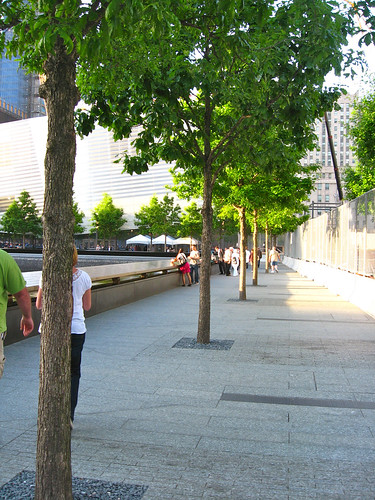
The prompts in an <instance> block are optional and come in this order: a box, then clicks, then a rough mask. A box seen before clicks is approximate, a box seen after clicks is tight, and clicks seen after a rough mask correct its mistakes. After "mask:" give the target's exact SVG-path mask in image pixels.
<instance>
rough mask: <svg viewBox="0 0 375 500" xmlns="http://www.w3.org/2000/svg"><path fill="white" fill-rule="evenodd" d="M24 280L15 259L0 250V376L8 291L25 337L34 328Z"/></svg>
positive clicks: (0, 375)
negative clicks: (18, 311)
mask: <svg viewBox="0 0 375 500" xmlns="http://www.w3.org/2000/svg"><path fill="white" fill-rule="evenodd" d="M25 285H26V282H25V280H24V278H23V276H22V273H21V270H20V268H19V267H18V265H17V263H16V261H15V260H14V259H13V258H12V257H11V256H10V255H9V254H7V253H6V252H4V250H0V378H1V377H2V375H3V371H4V362H5V357H4V339H5V335H6V330H7V324H6V312H7V305H8V293H10V294H12V295H14V297H15V298H16V300H17V304H18V306H19V308H20V309H21V312H22V318H21V324H20V330H22V333H23V335H24V336H25V337H27V336H28V335H29V334H30V333H31V332H32V331H33V329H34V322H33V318H32V316H31V300H30V295H29V292H28V291H27V289H26V286H25Z"/></svg>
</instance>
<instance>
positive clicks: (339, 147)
mask: <svg viewBox="0 0 375 500" xmlns="http://www.w3.org/2000/svg"><path fill="white" fill-rule="evenodd" d="M355 98H356V95H349V94H347V95H342V96H341V97H340V99H339V100H338V104H339V106H340V110H338V111H332V112H330V113H327V117H328V124H329V128H330V133H331V136H332V142H333V149H334V152H335V156H336V161H337V166H338V170H339V174H340V178H341V179H342V172H343V170H344V169H345V168H346V167H353V166H354V165H355V163H356V159H355V156H354V154H353V151H352V149H351V146H352V139H351V138H350V135H349V124H350V119H351V115H352V112H353V106H354V100H355ZM315 134H316V136H317V138H318V140H317V146H316V148H315V149H314V150H313V151H310V152H309V153H308V154H307V156H306V157H305V158H304V159H303V160H302V164H303V165H311V164H319V165H321V167H322V168H321V171H320V172H319V173H318V174H317V179H316V182H315V189H314V191H313V192H312V193H311V196H310V203H311V205H312V212H313V213H312V216H317V215H321V214H322V213H323V212H325V211H329V210H330V208H332V207H333V206H337V205H338V204H339V203H340V199H339V193H338V188H337V183H336V177H335V171H334V164H333V161H332V154H331V148H330V144H329V140H328V132H327V126H326V123H325V120H324V119H323V120H317V121H316V122H315Z"/></svg>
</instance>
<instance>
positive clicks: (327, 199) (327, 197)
mask: <svg viewBox="0 0 375 500" xmlns="http://www.w3.org/2000/svg"><path fill="white" fill-rule="evenodd" d="M328 202H329V194H326V203H328Z"/></svg>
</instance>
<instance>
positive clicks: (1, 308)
mask: <svg viewBox="0 0 375 500" xmlns="http://www.w3.org/2000/svg"><path fill="white" fill-rule="evenodd" d="M25 285H26V281H25V280H24V278H23V276H22V273H21V270H20V268H19V267H18V264H17V263H16V261H15V260H14V259H13V257H11V256H10V255H9V254H8V253H6V252H4V250H0V332H5V330H6V329H7V324H6V312H7V305H8V293H10V294H12V295H13V294H15V293H17V292H20V291H21V290H22V289H23V288H25Z"/></svg>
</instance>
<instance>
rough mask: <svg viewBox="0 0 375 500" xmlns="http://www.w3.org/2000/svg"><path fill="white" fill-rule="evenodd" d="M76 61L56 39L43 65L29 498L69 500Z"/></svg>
mask: <svg viewBox="0 0 375 500" xmlns="http://www.w3.org/2000/svg"><path fill="white" fill-rule="evenodd" d="M75 68H76V57H75V55H74V54H73V53H71V54H67V53H66V51H65V48H64V44H63V42H62V40H58V41H57V42H56V46H55V53H54V54H51V55H50V56H49V57H48V59H47V61H46V62H45V67H44V70H45V75H46V81H45V83H44V85H43V86H42V87H41V96H42V97H44V99H45V100H46V105H47V112H48V137H47V149H46V157H45V198H44V211H43V237H44V240H43V286H42V288H43V308H42V325H43V326H42V333H41V348H40V386H39V408H38V436H37V457H36V485H35V498H36V499H37V500H45V499H52V498H53V499H54V500H60V499H61V500H62V499H64V500H69V499H72V473H71V457H70V452H71V450H70V437H71V436H70V425H69V420H70V323H71V314H72V292H71V290H72V254H73V241H74V240H73V228H74V217H73V210H72V207H73V174H74V169H75V153H76V137H75V131H74V108H75V106H76V104H77V102H78V91H77V88H76V85H75V75H76V69H75Z"/></svg>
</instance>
